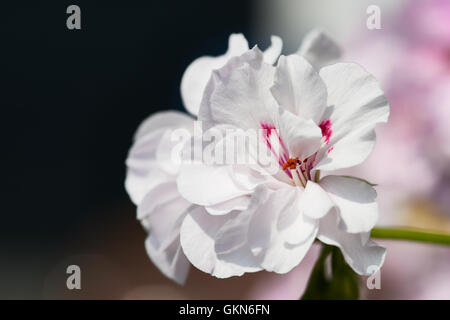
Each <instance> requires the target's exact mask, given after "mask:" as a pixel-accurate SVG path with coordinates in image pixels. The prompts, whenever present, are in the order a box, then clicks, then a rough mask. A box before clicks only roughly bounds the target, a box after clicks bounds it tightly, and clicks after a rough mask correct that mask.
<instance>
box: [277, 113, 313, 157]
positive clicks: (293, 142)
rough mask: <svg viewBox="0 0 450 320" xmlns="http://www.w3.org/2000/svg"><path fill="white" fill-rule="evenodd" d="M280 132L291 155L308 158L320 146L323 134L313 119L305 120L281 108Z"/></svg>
mask: <svg viewBox="0 0 450 320" xmlns="http://www.w3.org/2000/svg"><path fill="white" fill-rule="evenodd" d="M280 133H281V138H282V139H283V141H284V143H285V144H287V147H288V149H289V155H290V157H298V158H299V159H300V160H303V159H306V158H307V157H309V156H310V155H312V154H313V153H314V152H316V151H317V150H318V149H319V147H320V142H321V139H322V134H321V131H320V128H319V127H318V126H317V125H316V124H315V123H314V122H313V121H312V120H304V119H302V118H300V117H298V116H296V115H294V114H293V113H291V112H290V111H286V110H283V109H281V108H280Z"/></svg>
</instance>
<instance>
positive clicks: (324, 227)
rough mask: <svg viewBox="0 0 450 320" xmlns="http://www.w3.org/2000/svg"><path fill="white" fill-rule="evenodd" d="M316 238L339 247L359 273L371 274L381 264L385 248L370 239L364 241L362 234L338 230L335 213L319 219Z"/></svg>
mask: <svg viewBox="0 0 450 320" xmlns="http://www.w3.org/2000/svg"><path fill="white" fill-rule="evenodd" d="M317 238H318V239H319V240H320V241H322V242H324V243H326V244H329V245H333V246H337V247H339V248H340V249H341V251H342V254H343V255H344V258H345V261H346V262H347V263H348V264H349V265H350V266H351V267H352V269H353V270H354V271H355V272H356V273H358V274H360V275H371V274H372V273H373V271H374V270H376V269H378V268H381V266H382V265H383V262H384V258H385V255H386V249H385V248H383V247H381V246H379V245H377V244H376V243H375V242H373V241H371V240H369V241H367V242H364V241H363V240H364V239H366V238H367V236H365V235H364V234H354V233H347V232H345V231H341V230H339V228H338V227H337V216H336V214H335V213H331V214H329V215H327V216H326V217H325V218H323V219H321V220H320V228H319V234H318V235H317Z"/></svg>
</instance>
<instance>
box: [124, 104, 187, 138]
mask: <svg viewBox="0 0 450 320" xmlns="http://www.w3.org/2000/svg"><path fill="white" fill-rule="evenodd" d="M193 121H194V119H192V118H191V117H190V116H188V115H187V114H185V113H182V112H178V111H161V112H157V113H154V114H152V115H151V116H149V117H148V118H147V119H145V120H144V121H142V123H141V124H140V125H139V127H138V128H137V130H136V132H135V134H134V137H133V139H134V141H136V140H138V139H139V138H142V137H144V136H145V135H146V134H148V133H152V132H156V131H157V130H159V129H166V128H170V129H177V128H188V129H189V128H191V127H192V122H193Z"/></svg>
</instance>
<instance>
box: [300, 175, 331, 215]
mask: <svg viewBox="0 0 450 320" xmlns="http://www.w3.org/2000/svg"><path fill="white" fill-rule="evenodd" d="M301 207H302V209H303V212H304V214H305V215H307V216H308V217H310V218H313V219H320V218H323V217H324V216H325V215H326V214H328V213H329V212H330V211H331V210H332V209H333V208H334V207H335V203H334V202H333V200H331V198H330V196H329V195H328V193H327V192H326V191H325V190H324V189H322V188H321V187H320V185H319V184H317V183H315V182H313V181H311V180H310V181H308V182H307V184H306V188H305V192H303V195H302V198H301Z"/></svg>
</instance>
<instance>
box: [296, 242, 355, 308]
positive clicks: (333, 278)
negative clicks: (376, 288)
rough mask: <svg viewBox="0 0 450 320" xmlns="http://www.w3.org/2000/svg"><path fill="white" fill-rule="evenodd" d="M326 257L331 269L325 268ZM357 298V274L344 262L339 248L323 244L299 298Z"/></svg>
mask: <svg viewBox="0 0 450 320" xmlns="http://www.w3.org/2000/svg"><path fill="white" fill-rule="evenodd" d="M328 258H329V259H330V262H331V270H327V259H328ZM328 269H329V268H328ZM330 271H331V272H330ZM358 298H359V278H358V275H357V274H356V273H355V272H354V271H353V270H352V269H351V268H350V267H349V266H348V264H347V263H346V262H345V260H344V257H343V256H342V253H341V251H340V250H339V248H337V247H334V246H329V245H325V244H324V245H323V247H322V251H321V253H320V256H319V259H318V260H317V262H316V265H315V266H314V269H313V271H312V273H311V276H310V278H309V281H308V285H307V287H306V290H305V292H304V294H303V296H302V298H301V299H302V300H319V299H321V300H352V299H358Z"/></svg>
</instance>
